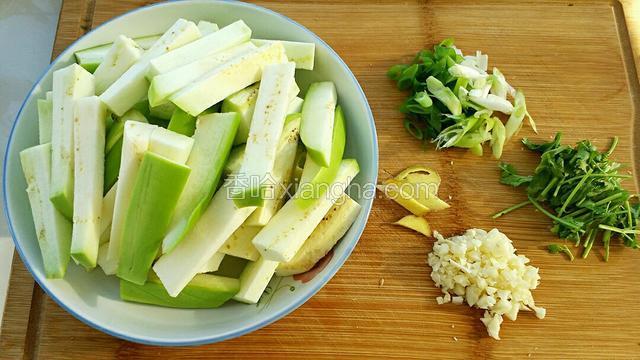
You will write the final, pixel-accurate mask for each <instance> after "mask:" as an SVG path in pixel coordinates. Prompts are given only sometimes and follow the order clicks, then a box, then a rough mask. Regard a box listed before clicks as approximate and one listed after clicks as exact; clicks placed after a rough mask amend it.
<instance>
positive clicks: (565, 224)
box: [529, 196, 582, 231]
mask: <svg viewBox="0 0 640 360" xmlns="http://www.w3.org/2000/svg"><path fill="white" fill-rule="evenodd" d="M529 201H530V202H531V204H533V206H535V208H536V209H538V211H540V212H541V213H543V214H545V215H547V216H548V217H549V218H551V219H552V220H555V221H557V222H559V223H560V224H562V225H564V226H566V227H568V228H571V229H574V230H576V231H582V227H581V226H579V225H576V224H572V223H570V222H568V221H566V220H564V219H562V218H559V217H557V216H555V215H553V214H552V213H550V212H548V211H547V210H546V209H545V208H543V207H542V205H540V204H539V203H538V202H537V201H535V200H533V198H532V197H531V196H529Z"/></svg>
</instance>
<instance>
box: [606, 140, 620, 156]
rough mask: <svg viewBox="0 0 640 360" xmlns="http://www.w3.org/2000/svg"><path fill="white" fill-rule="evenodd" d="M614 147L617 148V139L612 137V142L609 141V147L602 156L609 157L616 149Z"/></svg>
mask: <svg viewBox="0 0 640 360" xmlns="http://www.w3.org/2000/svg"><path fill="white" fill-rule="evenodd" d="M616 146H618V137H617V136H614V137H613V140H611V146H610V147H609V150H607V152H606V153H605V154H604V156H605V157H609V155H611V154H612V153H613V150H615V149H616Z"/></svg>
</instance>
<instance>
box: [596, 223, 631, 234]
mask: <svg viewBox="0 0 640 360" xmlns="http://www.w3.org/2000/svg"><path fill="white" fill-rule="evenodd" d="M598 227H599V228H600V229H602V230H609V231H613V232H616V233H618V234H640V230H638V229H620V228H617V227H615V226H609V225H605V224H600V225H598Z"/></svg>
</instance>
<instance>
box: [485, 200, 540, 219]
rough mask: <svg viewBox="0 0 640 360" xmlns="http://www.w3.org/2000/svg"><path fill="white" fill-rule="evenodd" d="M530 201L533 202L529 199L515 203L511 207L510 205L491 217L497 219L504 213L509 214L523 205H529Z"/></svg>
mask: <svg viewBox="0 0 640 360" xmlns="http://www.w3.org/2000/svg"><path fill="white" fill-rule="evenodd" d="M530 203H531V202H530V201H529V200H527V201H523V202H521V203H519V204H515V205H513V206H510V207H508V208H506V209H504V210H501V211H499V212H497V213H495V214H493V216H492V217H491V218H492V219H497V218H499V217H501V216H502V215H506V214H508V213H510V212H512V211H514V210H518V209H520V208H521V207H525V206H527V205H529V204H530Z"/></svg>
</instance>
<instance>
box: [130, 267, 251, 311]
mask: <svg viewBox="0 0 640 360" xmlns="http://www.w3.org/2000/svg"><path fill="white" fill-rule="evenodd" d="M239 290H240V280H238V279H234V278H229V277H224V276H217V275H209V274H199V275H196V276H195V277H194V278H193V280H191V281H190V282H189V284H188V285H187V286H186V287H185V288H184V290H182V292H180V294H179V295H178V296H176V297H171V296H170V295H169V294H168V293H167V290H166V289H165V288H164V286H163V285H162V283H161V282H160V279H158V277H157V276H156V275H155V274H151V275H150V276H149V279H148V280H147V282H146V283H145V284H144V285H138V284H134V283H132V282H129V281H126V280H120V298H121V299H122V300H125V301H130V302H138V303H143V304H149V305H157V306H164V307H171V308H179V309H210V308H217V307H219V306H221V305H222V304H224V303H225V302H227V301H228V300H230V299H231V298H232V297H233V296H235V295H236V294H237V293H238V291H239Z"/></svg>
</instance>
